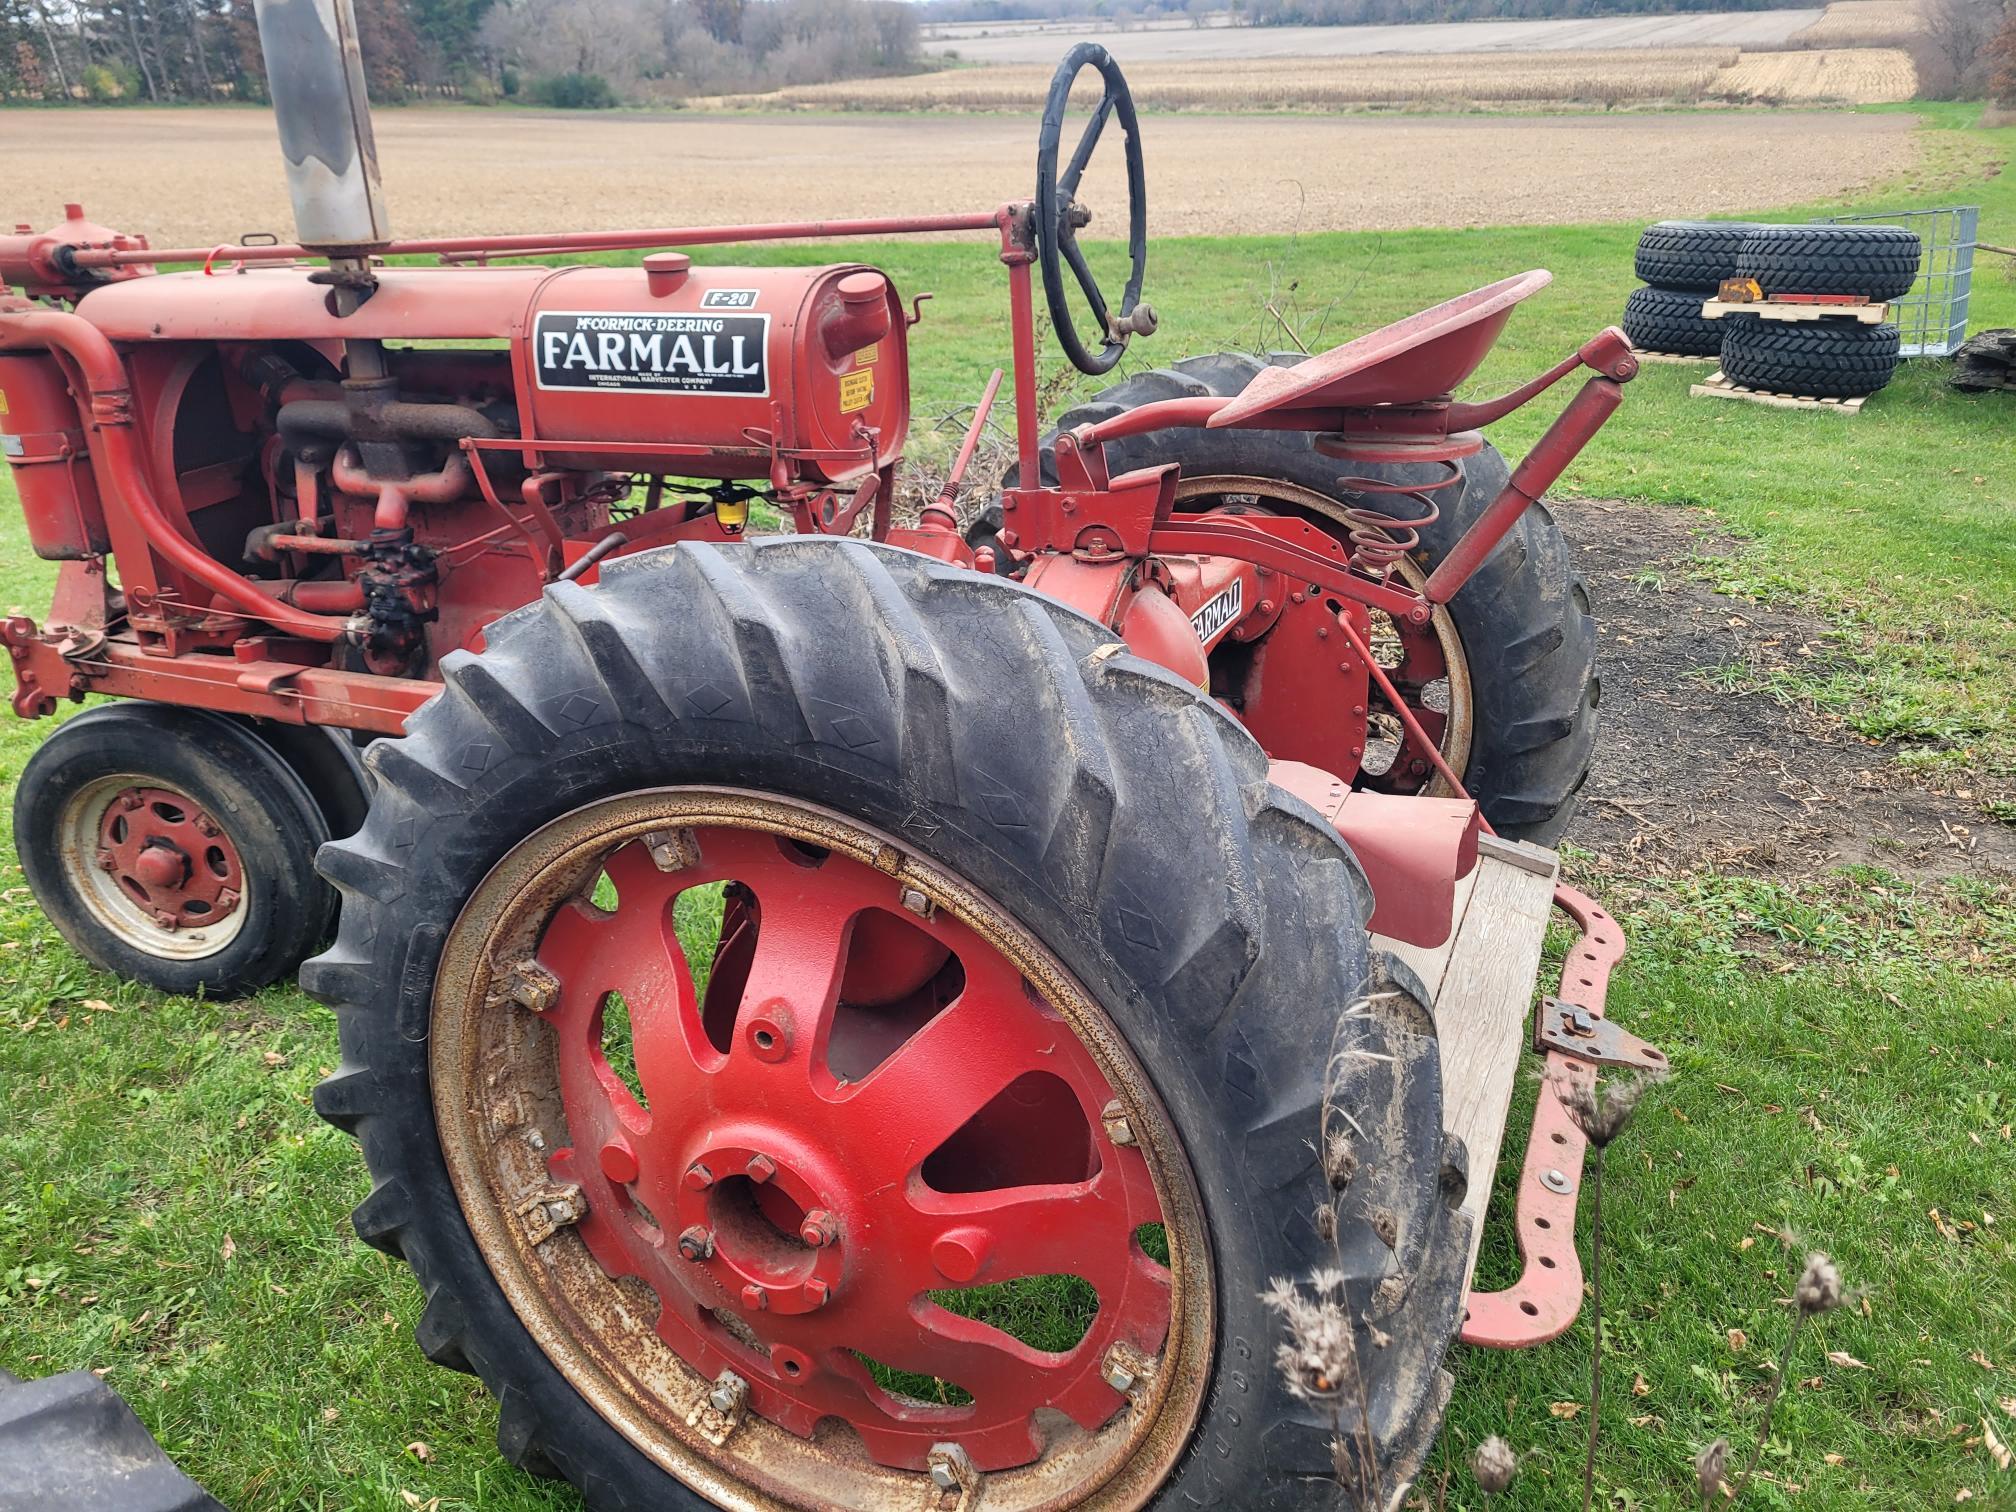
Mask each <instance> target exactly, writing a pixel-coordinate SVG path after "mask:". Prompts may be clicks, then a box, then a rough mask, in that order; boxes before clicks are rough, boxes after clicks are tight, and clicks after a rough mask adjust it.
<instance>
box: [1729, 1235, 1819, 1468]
mask: <svg viewBox="0 0 2016 1512" xmlns="http://www.w3.org/2000/svg"><path fill="white" fill-rule="evenodd" d="M1844 1295H1845V1294H1844V1292H1843V1291H1842V1287H1841V1272H1840V1270H1839V1269H1838V1268H1837V1267H1836V1266H1835V1264H1834V1262H1833V1261H1832V1260H1829V1259H1828V1258H1827V1257H1826V1256H1825V1255H1823V1254H1821V1253H1820V1252H1819V1251H1817V1250H1815V1251H1814V1252H1813V1253H1812V1254H1810V1255H1808V1256H1807V1257H1806V1269H1805V1270H1803V1271H1801V1272H1800V1274H1799V1284H1798V1285H1797V1286H1795V1287H1794V1288H1793V1289H1792V1325H1791V1327H1790V1328H1788V1329H1787V1330H1786V1333H1785V1348H1784V1350H1783V1351H1782V1352H1781V1353H1780V1354H1779V1356H1778V1370H1777V1373H1776V1374H1775V1375H1773V1376H1772V1377H1771V1395H1770V1396H1769V1397H1768V1398H1766V1399H1765V1402H1764V1421H1763V1422H1761V1423H1759V1424H1758V1425H1757V1442H1756V1444H1755V1445H1754V1446H1753V1447H1752V1448H1751V1450H1750V1461H1749V1463H1748V1464H1746V1465H1744V1467H1743V1473H1742V1474H1741V1475H1739V1476H1737V1477H1736V1484H1735V1486H1734V1487H1733V1488H1732V1489H1731V1490H1730V1492H1729V1500H1730V1501H1732V1502H1733V1501H1735V1500H1736V1498H1737V1497H1739V1496H1741V1495H1742V1494H1743V1488H1744V1487H1745V1486H1747V1485H1749V1484H1750V1477H1751V1476H1752V1475H1754V1474H1756V1472H1757V1464H1758V1461H1760V1460H1761V1459H1763V1458H1764V1441H1765V1440H1766V1439H1767V1438H1769V1437H1770V1436H1771V1417H1772V1414H1774V1413H1775V1412H1776V1411H1777V1410H1778V1398H1779V1397H1780V1396H1781V1395H1783V1394H1784V1391H1785V1378H1786V1377H1787V1376H1789V1375H1790V1374H1791V1373H1792V1352H1793V1351H1794V1350H1795V1349H1797V1348H1798V1347H1799V1331H1800V1330H1801V1329H1803V1328H1804V1327H1805V1326H1806V1320H1807V1319H1808V1318H1817V1317H1819V1316H1820V1315H1821V1314H1822V1313H1830V1312H1832V1311H1834V1309H1835V1308H1837V1307H1839V1306H1840V1305H1841V1302H1842V1298H1843V1296H1844Z"/></svg>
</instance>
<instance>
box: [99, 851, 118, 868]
mask: <svg viewBox="0 0 2016 1512" xmlns="http://www.w3.org/2000/svg"><path fill="white" fill-rule="evenodd" d="M98 869H99V870H100V871H108V872H109V871H117V870H118V869H119V858H118V857H117V856H114V855H113V854H112V852H110V851H109V850H101V851H100V852H98Z"/></svg>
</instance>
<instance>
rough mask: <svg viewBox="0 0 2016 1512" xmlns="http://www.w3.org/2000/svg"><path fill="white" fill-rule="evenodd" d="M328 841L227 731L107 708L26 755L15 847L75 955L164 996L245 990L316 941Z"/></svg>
mask: <svg viewBox="0 0 2016 1512" xmlns="http://www.w3.org/2000/svg"><path fill="white" fill-rule="evenodd" d="M328 838H329V825H328V821H327V820H326V819H325V817H324V815H323V812H322V810H321V808H320V807H319V806H318V805H317V803H316V801H315V799H314V797H313V796H311V794H310V792H309V790H308V788H307V786H306V785H305V784H304V783H303V782H302V780H301V778H300V777H299V776H298V775H297V774H296V772H295V771H294V769H293V768H292V767H290V766H289V765H288V763H287V762H286V761H285V760H283V759H282V758H281V757H280V755H279V754H278V753H277V752H276V751H275V750H274V748H273V747H272V746H270V745H268V744H267V743H266V742H265V741H263V740H261V739H260V738H259V736H258V735H257V734H255V733H254V732H253V731H252V730H251V729H250V728H248V727H247V726H245V725H242V724H239V723H238V722H236V721H235V720H231V719H227V718H224V717H222V716H220V715H215V714H209V713H206V712H203V711H201V710H196V709H181V708H172V707H169V706H167V705H165V704H150V703H115V704H106V705H104V706H102V707H100V708H96V709H91V710H88V711H86V712H85V713H82V714H79V715H78V716H77V717H76V718H74V719H70V720H66V721H65V722H64V723H63V724H62V725H60V726H58V727H57V728H56V730H55V731H54V732H52V733H51V734H50V736H49V738H48V739H47V740H45V741H43V742H42V744H41V745H40V746H38V747H37V748H36V750H35V754H34V755H33V756H31V757H29V758H28V764H27V766H26V767H25V768H23V770H22V773H21V782H20V785H19V786H18V787H17V788H16V789H15V793H14V843H15V846H16V848H17V849H18V850H19V851H20V855H21V868H22V870H23V871H24V872H25V873H26V874H27V877H28V885H29V887H30V888H31V889H32V890H33V892H34V894H35V900H36V902H38V903H39V904H41V906H42V910H43V912H44V913H46V914H47V915H48V916H49V920H50V922H51V923H53V924H54V925H55V926H56V928H57V929H58V930H59V931H61V932H62V934H63V937H64V938H65V939H67V940H68V941H69V942H70V943H71V944H72V945H73V946H75V947H76V948H77V950H78V951H79V952H80V953H81V954H82V955H84V956H85V957H86V958H87V959H89V960H90V961H91V962H93V963H94V964H95V965H98V966H102V967H103V968H105V969H106V970H107V971H111V972H114V973H116V974H117V975H119V976H123V977H127V978H129V979H131V980H133V981H136V982H144V983H146V984H147V985H148V986H150V987H154V988H157V989H159V990H160V991H163V992H179V993H194V992H212V993H239V992H252V991H255V990H257V989H258V988H260V987H263V986H265V985H266V984H267V983H269V982H271V981H274V980H276V979H277V978H279V977H282V976H285V975H286V974H287V973H288V972H290V971H292V970H293V969H294V968H295V966H296V965H298V964H299V963H300V961H301V958H302V957H303V956H305V955H307V954H308V952H309V951H311V950H313V949H315V947H316V946H317V945H319V944H321V943H322V942H323V939H324V931H325V930H326V929H327V928H328V924H329V916H330V911H331V904H332V903H333V901H334V898H333V895H332V894H331V893H330V891H329V889H328V888H327V887H326V886H324V885H323V883H322V881H321V879H320V878H318V877H317V876H316V875H315V862H314V857H315V850H316V847H317V846H319V845H321V843H322V842H323V841H325V840H327V839H328Z"/></svg>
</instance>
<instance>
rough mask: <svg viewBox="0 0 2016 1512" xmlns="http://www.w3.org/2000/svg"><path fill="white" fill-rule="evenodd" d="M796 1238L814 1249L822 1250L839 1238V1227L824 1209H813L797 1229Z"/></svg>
mask: <svg viewBox="0 0 2016 1512" xmlns="http://www.w3.org/2000/svg"><path fill="white" fill-rule="evenodd" d="M798 1237H799V1238H800V1239H803V1240H804V1241H805V1242H806V1243H807V1244H809V1245H811V1246H812V1248H814V1249H824V1248H826V1246H827V1245H829V1244H831V1243H832V1242H833V1241H834V1240H836V1239H838V1238H839V1237H840V1225H839V1224H838V1223H837V1222H835V1221H834V1218H833V1215H832V1214H831V1213H829V1212H827V1211H826V1209H824V1208H814V1209H812V1211H811V1212H809V1213H807V1214H806V1215H805V1221H804V1223H802V1224H800V1225H799V1227H798Z"/></svg>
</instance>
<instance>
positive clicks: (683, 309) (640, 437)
mask: <svg viewBox="0 0 2016 1512" xmlns="http://www.w3.org/2000/svg"><path fill="white" fill-rule="evenodd" d="M904 337H905V332H904V322H903V308H902V304H901V303H900V301H899V300H898V298H897V294H896V290H895V288H894V286H893V285H891V283H890V282H889V280H888V279H887V278H886V277H885V276H884V275H883V274H881V273H879V272H876V271H875V270H874V269H871V268H865V267H860V266H849V265H842V266H836V267H821V268H695V267H692V266H690V265H689V263H688V260H687V259H686V258H685V257H684V256H682V255H680V254H677V253H659V254H655V255H653V256H651V257H648V258H646V259H645V260H644V266H643V267H642V268H592V267H591V268H567V269H562V270H560V271H557V272H555V273H554V274H553V275H552V276H551V277H550V278H548V279H546V280H544V281H543V282H542V283H541V285H540V286H539V289H538V291H537V293H536V294H535V295H534V297H533V302H532V308H531V310H530V311H528V312H527V315H526V320H525V326H524V332H523V336H522V338H521V339H522V341H523V343H524V349H523V351H522V354H521V357H520V372H521V374H523V378H522V379H521V384H522V388H523V397H522V399H521V406H520V407H521V411H522V412H524V413H525V417H526V421H527V423H526V425H525V433H526V435H527V437H528V438H529V437H530V436H533V435H537V436H538V438H539V439H540V440H541V441H542V442H544V443H547V445H546V446H544V447H542V451H543V453H544V455H545V456H546V457H547V458H548V459H549V462H550V464H552V465H557V466H561V467H578V468H596V467H611V468H614V467H625V468H634V467H635V465H636V462H635V457H634V454H632V456H631V457H630V459H629V460H627V461H625V460H624V459H623V457H622V456H621V455H620V454H619V453H617V452H615V451H613V450H603V449H601V443H612V442H613V443H629V444H632V445H635V444H638V443H645V444H659V445H665V446H668V447H676V448H677V449H678V454H679V460H678V461H676V462H675V461H673V460H671V459H669V458H668V460H667V462H666V464H665V470H666V471H667V472H673V473H688V474H691V475H694V476H702V477H721V478H745V477H762V476H764V475H766V474H768V473H769V471H770V452H771V446H772V441H773V438H774V442H775V446H776V447H777V449H778V451H779V452H780V453H782V454H783V456H784V458H785V460H786V461H787V462H788V464H789V470H790V473H791V476H792V477H793V478H796V479H803V480H807V481H814V482H841V481H846V480H849V479H856V478H860V477H862V476H863V475H865V474H866V473H868V472H870V471H872V470H873V469H875V468H878V467H882V466H886V465H887V464H889V463H891V462H893V461H894V460H895V459H896V457H897V455H898V453H899V452H900V451H901V449H902V445H903V437H904V431H905V429H906V428H907V426H908V424H909V404H910V400H909V374H908V366H907V353H906V345H905V339H904Z"/></svg>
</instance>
